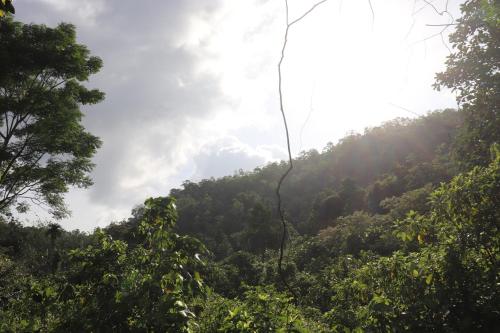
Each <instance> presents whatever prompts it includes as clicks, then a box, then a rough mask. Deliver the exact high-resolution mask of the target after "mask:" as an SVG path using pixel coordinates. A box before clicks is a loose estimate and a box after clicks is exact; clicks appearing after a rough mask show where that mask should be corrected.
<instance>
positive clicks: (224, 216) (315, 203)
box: [171, 110, 461, 256]
mask: <svg viewBox="0 0 500 333" xmlns="http://www.w3.org/2000/svg"><path fill="white" fill-rule="evenodd" d="M460 118H461V116H460V113H458V112H456V111H454V110H444V111H435V112H431V113H429V114H427V115H425V116H422V117H419V118H417V119H406V118H400V119H395V120H393V121H389V122H386V123H384V124H383V125H381V126H378V127H374V128H368V129H366V130H365V132H364V133H363V134H352V135H349V136H346V137H344V138H343V139H341V140H340V141H339V142H338V143H337V144H336V145H333V144H329V145H327V146H326V147H325V149H324V150H323V152H321V153H319V152H317V151H316V150H311V151H308V152H303V153H302V154H301V156H300V157H298V158H297V159H295V160H294V169H293V170H292V172H291V173H290V175H289V177H288V178H287V180H286V182H285V183H284V185H283V192H282V193H283V204H284V207H285V209H286V213H287V219H288V220H289V221H290V222H291V223H292V224H293V226H294V227H295V229H296V231H297V232H298V233H300V234H314V233H316V232H317V231H318V230H320V229H322V228H325V227H327V226H329V225H331V224H332V223H333V221H334V220H335V219H336V218H338V217H339V216H343V215H349V214H352V213H353V212H354V211H357V210H364V211H367V212H369V213H383V212H385V211H386V209H384V208H383V207H381V205H380V202H381V201H382V200H384V199H385V198H389V197H393V196H400V195H401V194H403V193H405V192H407V191H410V190H414V189H417V188H420V187H423V186H424V185H426V184H428V183H430V184H434V185H435V184H439V183H440V182H444V181H447V180H449V179H450V177H451V176H453V175H454V174H455V173H456V169H455V168H454V167H453V165H452V163H451V162H450V156H449V155H450V146H451V144H452V142H453V139H454V137H455V135H456V130H457V128H458V127H459V126H460V123H461V120H460ZM285 169H286V164H285V162H281V163H272V164H269V165H267V166H265V167H262V168H256V169H255V170H254V171H252V172H246V173H240V174H237V175H233V176H226V177H223V178H220V179H208V180H202V181H201V182H198V183H194V182H190V181H186V182H185V183H184V184H183V189H174V190H172V191H171V195H172V196H173V197H175V198H176V199H177V207H178V210H179V221H178V227H179V231H180V232H182V233H187V234H191V235H196V236H197V237H198V238H200V239H202V240H203V241H204V242H205V243H206V244H208V245H209V247H210V248H212V249H213V250H214V251H215V252H216V253H217V254H218V255H220V256H225V255H227V254H228V252H227V251H232V250H239V249H247V247H248V246H247V244H248V243H249V242H248V239H246V238H247V237H246V236H245V234H246V233H247V231H248V230H246V229H248V228H250V227H251V226H250V224H251V223H252V221H251V220H252V212H253V213H254V214H256V213H255V208H256V207H260V208H259V209H261V210H263V213H261V214H264V215H265V216H266V218H268V219H269V221H262V222H261V223H263V224H264V223H265V224H267V225H269V230H268V232H270V233H271V234H273V233H274V234H275V236H276V233H278V230H276V229H277V228H279V221H271V219H276V218H277V208H276V205H277V198H276V186H277V181H278V180H279V178H280V175H281V174H283V173H284V172H285ZM266 237H268V236H266ZM250 243H252V242H250ZM268 243H269V246H270V247H275V246H276V245H277V243H278V242H277V238H273V239H272V240H269V241H268ZM220 247H223V248H220Z"/></svg>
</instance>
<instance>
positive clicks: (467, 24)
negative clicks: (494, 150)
mask: <svg viewBox="0 0 500 333" xmlns="http://www.w3.org/2000/svg"><path fill="white" fill-rule="evenodd" d="M450 42H451V43H452V45H453V48H454V49H455V52H453V53H452V54H451V55H450V56H449V57H448V60H447V62H446V65H447V68H446V70H445V71H444V72H442V73H438V74H437V77H436V78H437V80H436V84H435V87H436V88H437V89H439V88H440V87H446V88H451V89H452V90H454V91H457V92H458V95H457V101H458V102H459V103H460V104H461V107H462V112H463V113H464V118H465V119H464V127H463V129H462V131H461V133H460V137H459V140H458V142H457V144H456V146H455V151H456V156H457V157H458V160H459V161H460V162H461V164H462V167H464V168H465V169H469V168H470V167H472V166H474V165H483V166H485V165H488V163H489V162H490V160H489V154H488V152H489V149H490V146H491V145H492V144H493V143H499V142H500V130H499V129H500V110H499V105H500V103H499V102H500V68H499V64H500V49H499V45H500V5H499V4H498V1H494V0H468V1H466V2H465V3H464V4H463V5H462V17H461V18H460V19H459V20H458V25H457V28H456V30H455V32H454V33H452V34H451V35H450Z"/></svg>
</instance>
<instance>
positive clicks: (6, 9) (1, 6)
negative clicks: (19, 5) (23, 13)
mask: <svg viewBox="0 0 500 333" xmlns="http://www.w3.org/2000/svg"><path fill="white" fill-rule="evenodd" d="M15 12H16V10H15V9H14V6H13V5H12V0H0V17H3V16H5V14H6V13H12V14H15Z"/></svg>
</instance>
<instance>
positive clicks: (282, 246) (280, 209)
mask: <svg viewBox="0 0 500 333" xmlns="http://www.w3.org/2000/svg"><path fill="white" fill-rule="evenodd" d="M326 1H328V0H321V1H319V2H317V3H316V4H314V5H313V6H312V7H311V8H309V10H307V11H306V12H304V14H302V15H301V16H299V17H298V18H297V19H295V20H293V21H292V22H290V21H289V9H288V0H285V8H286V29H285V36H284V38H283V47H282V48H281V58H280V61H279V63H278V93H279V101H280V111H281V115H282V116H283V125H284V126H285V133H286V144H287V149H288V168H287V169H286V171H285V173H283V175H281V177H280V179H279V181H278V186H277V187H276V196H277V197H278V214H279V216H280V219H281V223H282V226H283V233H282V235H281V243H280V255H279V259H278V273H279V276H280V278H281V281H282V282H283V284H284V285H285V286H286V288H287V289H288V290H289V291H290V293H291V294H292V295H293V296H294V298H295V299H298V298H297V295H296V294H295V292H294V291H293V289H292V288H291V287H290V286H289V285H288V283H287V281H286V278H285V276H284V275H283V269H282V264H283V255H284V249H285V240H286V236H287V234H288V231H287V225H286V218H285V210H284V209H283V207H282V198H281V186H282V185H283V182H284V181H285V179H286V177H287V176H288V174H289V173H290V172H291V171H292V169H293V158H292V150H291V147H290V134H289V131H288V123H287V120H286V114H285V108H284V106H283V76H282V71H281V66H282V64H283V60H284V59H285V50H286V45H287V43H288V33H289V31H290V28H291V27H292V26H293V25H294V24H295V23H297V22H300V21H301V20H302V19H304V18H305V17H306V16H307V15H309V14H310V13H311V12H312V11H313V10H314V9H316V8H317V7H318V6H319V5H321V4H323V3H325V2H326Z"/></svg>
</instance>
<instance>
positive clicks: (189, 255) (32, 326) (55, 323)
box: [0, 198, 205, 332]
mask: <svg viewBox="0 0 500 333" xmlns="http://www.w3.org/2000/svg"><path fill="white" fill-rule="evenodd" d="M175 219H176V212H175V205H174V202H173V200H171V199H169V198H155V199H148V200H146V202H145V211H144V217H143V219H142V221H141V224H140V231H141V233H142V234H143V235H144V237H145V238H144V243H143V244H141V245H140V246H137V247H135V248H134V249H128V247H127V244H126V243H124V242H122V241H119V240H112V239H111V238H110V237H109V236H108V235H107V234H105V233H104V232H102V231H99V230H98V231H96V234H95V236H96V237H97V239H98V240H97V244H95V245H89V246H88V247H86V248H83V249H75V250H72V251H70V252H69V254H68V256H67V258H66V262H65V263H64V266H65V267H66V268H65V270H63V271H61V272H59V274H58V275H57V276H55V277H54V279H49V278H46V279H39V280H31V281H28V282H27V283H26V285H25V286H24V291H23V292H22V293H21V296H20V297H18V298H17V299H13V300H10V302H9V304H7V306H5V307H4V309H3V311H2V312H0V322H2V323H3V324H2V325H3V326H0V329H1V330H2V331H5V330H7V329H14V330H30V331H35V330H48V331H79V330H85V331H96V330H97V331H102V330H104V331H108V330H111V331H137V330H142V331H151V330H155V331H158V330H159V331H168V332H183V331H187V327H188V322H189V321H190V320H192V319H193V318H194V313H193V312H192V311H191V309H190V307H189V306H188V302H189V300H190V299H191V298H192V297H194V296H195V295H198V294H200V293H203V290H204V284H203V282H202V280H201V277H200V274H199V270H200V268H201V265H202V262H201V259H200V255H201V254H203V253H204V252H205V248H204V246H203V245H202V244H201V243H199V242H198V241H197V240H195V239H193V238H191V237H188V236H179V235H177V234H175V233H173V232H172V228H173V226H174V223H175ZM49 230H50V229H49Z"/></svg>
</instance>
